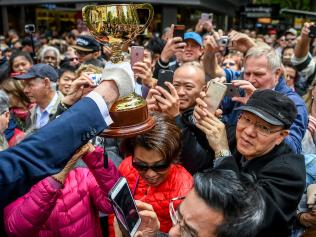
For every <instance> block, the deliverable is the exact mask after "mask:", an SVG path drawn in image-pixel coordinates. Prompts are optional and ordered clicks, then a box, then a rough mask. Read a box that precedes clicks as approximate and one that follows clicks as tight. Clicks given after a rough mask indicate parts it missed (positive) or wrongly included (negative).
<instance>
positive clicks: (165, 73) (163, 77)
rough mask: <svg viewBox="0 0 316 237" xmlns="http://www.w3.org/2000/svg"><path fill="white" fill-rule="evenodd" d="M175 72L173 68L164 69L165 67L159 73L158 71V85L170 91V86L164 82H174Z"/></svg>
mask: <svg viewBox="0 0 316 237" xmlns="http://www.w3.org/2000/svg"><path fill="white" fill-rule="evenodd" d="M173 73H174V72H173V71H172V70H163V69H161V70H160V71H159V73H158V81H157V85H158V86H161V87H162V88H164V89H165V90H167V91H169V87H167V86H166V85H165V83H164V82H165V81H167V82H170V83H171V84H172V81H173ZM169 92H170V91H169Z"/></svg>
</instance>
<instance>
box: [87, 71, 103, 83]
mask: <svg viewBox="0 0 316 237" xmlns="http://www.w3.org/2000/svg"><path fill="white" fill-rule="evenodd" d="M89 78H90V79H91V81H92V82H93V85H94V86H97V85H99V84H100V81H101V78H102V74H98V73H92V74H89Z"/></svg>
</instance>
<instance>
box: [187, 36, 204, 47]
mask: <svg viewBox="0 0 316 237" xmlns="http://www.w3.org/2000/svg"><path fill="white" fill-rule="evenodd" d="M188 39H192V40H194V41H195V42H196V43H198V44H199V45H200V46H201V47H202V46H203V43H202V37H201V36H200V35H199V34H198V33H195V32H185V33H184V37H183V40H184V41H185V40H188Z"/></svg>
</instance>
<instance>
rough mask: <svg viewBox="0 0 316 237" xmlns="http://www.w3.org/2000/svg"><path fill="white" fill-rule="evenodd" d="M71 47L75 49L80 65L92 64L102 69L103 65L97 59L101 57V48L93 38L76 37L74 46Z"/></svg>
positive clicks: (86, 36)
mask: <svg viewBox="0 0 316 237" xmlns="http://www.w3.org/2000/svg"><path fill="white" fill-rule="evenodd" d="M72 47H73V48H74V49H76V52H77V55H78V59H79V62H80V63H84V64H93V65H94V66H97V67H102V68H104V63H103V61H102V60H100V58H99V57H100V56H101V51H100V50H101V46H100V44H99V43H98V41H96V40H95V39H94V38H93V37H91V36H88V35H81V36H78V37H77V40H76V45H73V46H72Z"/></svg>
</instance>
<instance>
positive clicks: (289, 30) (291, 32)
mask: <svg viewBox="0 0 316 237" xmlns="http://www.w3.org/2000/svg"><path fill="white" fill-rule="evenodd" d="M287 33H290V34H292V35H295V36H297V30H295V29H294V28H290V29H288V30H287V31H286V32H285V34H287Z"/></svg>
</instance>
